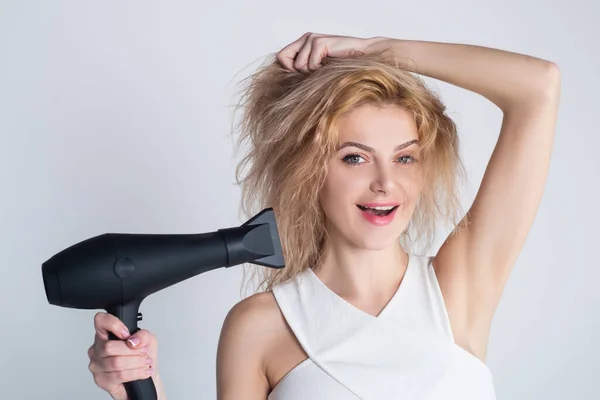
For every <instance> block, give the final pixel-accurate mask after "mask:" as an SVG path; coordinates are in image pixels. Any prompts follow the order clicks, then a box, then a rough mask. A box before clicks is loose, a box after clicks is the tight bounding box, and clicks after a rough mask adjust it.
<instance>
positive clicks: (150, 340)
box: [126, 329, 158, 350]
mask: <svg viewBox="0 0 600 400" xmlns="http://www.w3.org/2000/svg"><path fill="white" fill-rule="evenodd" d="M126 343H127V346H128V347H129V348H130V349H133V350H139V349H141V348H143V347H148V348H149V349H152V350H156V348H157V347H158V342H157V340H156V336H155V335H154V334H153V333H152V332H150V331H149V330H147V329H140V330H139V331H137V332H136V333H135V334H133V335H131V336H130V337H129V338H128V339H127V342H126Z"/></svg>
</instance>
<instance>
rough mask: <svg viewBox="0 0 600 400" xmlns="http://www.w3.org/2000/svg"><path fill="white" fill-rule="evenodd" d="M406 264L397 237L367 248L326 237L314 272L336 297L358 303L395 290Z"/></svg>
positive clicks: (372, 300)
mask: <svg viewBox="0 0 600 400" xmlns="http://www.w3.org/2000/svg"><path fill="white" fill-rule="evenodd" d="M337 237H338V238H340V237H342V236H341V235H340V236H337ZM407 263H408V254H407V253H406V252H405V251H404V249H403V248H402V246H401V245H400V242H399V240H396V241H394V243H393V244H392V245H390V246H388V247H386V248H382V249H376V250H370V249H365V248H358V247H356V246H354V245H352V244H351V243H349V242H347V241H344V240H342V239H336V238H331V237H329V238H328V239H327V242H326V244H325V248H324V250H323V256H322V258H321V263H320V264H319V266H318V267H317V268H315V269H314V272H315V274H316V275H317V276H318V277H319V278H320V279H321V281H323V283H324V284H325V285H327V286H328V287H329V288H330V289H331V290H332V291H333V292H335V293H336V294H337V295H338V296H340V297H342V298H344V299H346V300H348V301H354V302H358V303H372V302H375V303H376V302H378V301H385V300H387V299H389V298H390V297H391V296H392V295H393V294H394V293H395V292H396V290H397V289H398V286H399V285H400V282H401V281H402V278H403V277H404V272H405V271H406V267H407Z"/></svg>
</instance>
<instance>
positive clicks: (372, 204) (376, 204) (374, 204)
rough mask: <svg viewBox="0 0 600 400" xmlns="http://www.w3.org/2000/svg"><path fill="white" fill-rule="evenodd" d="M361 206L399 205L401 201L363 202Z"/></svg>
mask: <svg viewBox="0 0 600 400" xmlns="http://www.w3.org/2000/svg"><path fill="white" fill-rule="evenodd" d="M359 205H360V206H364V207H387V206H399V205H400V203H394V202H388V203H361V204H359Z"/></svg>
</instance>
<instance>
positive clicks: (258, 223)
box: [218, 208, 285, 268]
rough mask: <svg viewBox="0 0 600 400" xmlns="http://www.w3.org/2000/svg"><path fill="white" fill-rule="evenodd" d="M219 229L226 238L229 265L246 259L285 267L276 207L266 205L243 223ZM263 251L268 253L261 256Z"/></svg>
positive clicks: (240, 262)
mask: <svg viewBox="0 0 600 400" xmlns="http://www.w3.org/2000/svg"><path fill="white" fill-rule="evenodd" d="M218 232H219V233H220V234H221V236H222V237H223V239H224V240H225V246H226V247H227V254H228V260H227V266H228V267H229V266H234V265H238V264H242V263H244V262H251V263H252V264H258V265H262V266H265V267H269V268H284V267H285V263H284V259H283V251H282V249H281V242H280V239H279V232H278V231H277V224H276V221H275V213H274V212H273V209H272V208H265V209H264V210H262V211H261V212H260V213H258V214H256V215H255V216H254V217H252V218H251V219H249V220H248V221H246V222H245V223H244V224H243V225H242V226H239V227H235V228H228V229H219V231H218ZM260 255H264V257H260ZM249 260H251V261H249Z"/></svg>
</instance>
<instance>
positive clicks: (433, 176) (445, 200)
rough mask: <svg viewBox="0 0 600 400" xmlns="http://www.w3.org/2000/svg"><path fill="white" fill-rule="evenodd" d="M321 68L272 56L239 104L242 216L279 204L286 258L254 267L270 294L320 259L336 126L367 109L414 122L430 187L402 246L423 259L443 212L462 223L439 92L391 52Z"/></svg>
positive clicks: (453, 135) (450, 135)
mask: <svg viewBox="0 0 600 400" xmlns="http://www.w3.org/2000/svg"><path fill="white" fill-rule="evenodd" d="M321 64H322V65H321V67H320V68H319V69H317V70H316V71H311V72H310V73H304V72H294V71H290V70H287V69H285V68H284V67H283V66H282V65H281V64H280V63H279V61H278V60H276V58H275V55H270V56H269V57H268V59H267V60H266V62H265V64H263V65H262V66H261V67H260V68H259V69H258V70H257V71H256V72H255V73H253V74H252V75H250V76H249V77H247V78H246V79H244V80H242V81H241V84H240V85H241V87H242V92H241V99H240V102H239V103H238V107H237V108H238V109H239V108H243V109H244V112H243V114H242V118H241V120H240V122H239V124H238V125H237V126H238V127H239V129H240V136H239V138H238V141H237V143H236V146H235V154H237V153H238V152H239V149H240V147H241V146H242V145H244V144H247V145H248V148H247V149H246V153H245V155H244V156H243V158H242V160H241V161H240V162H239V164H238V165H237V167H236V171H235V174H236V182H237V184H238V185H240V187H241V189H242V201H241V208H240V210H241V211H243V212H244V214H245V216H244V218H245V219H248V218H250V217H252V216H253V215H255V214H256V213H258V212H259V211H261V210H262V209H264V208H267V207H272V208H273V210H274V213H275V216H276V220H277V228H278V232H279V235H280V240H281V245H282V250H283V255H284V258H285V268H283V269H271V268H266V267H262V266H257V265H250V267H251V268H254V273H255V274H256V273H258V275H259V280H258V286H257V290H258V291H261V290H263V291H269V290H271V289H272V288H273V286H274V285H276V284H278V283H282V282H285V281H287V280H289V279H292V278H293V277H295V276H296V275H297V274H299V273H301V272H302V271H304V270H305V269H306V268H309V267H311V266H316V265H317V264H318V263H319V261H320V258H321V255H322V250H323V245H324V243H325V239H326V237H327V232H326V230H325V214H324V213H323V210H322V209H321V207H320V204H319V192H320V190H321V187H322V185H323V183H324V181H325V177H326V173H327V163H328V161H329V159H330V157H331V156H332V155H334V154H335V148H336V146H337V144H338V140H339V135H338V131H337V124H338V121H339V120H340V118H341V117H342V116H344V115H345V114H347V113H349V112H350V111H352V110H353V109H355V108H357V107H360V106H362V105H366V104H369V105H375V106H379V107H383V106H387V105H397V106H400V107H403V108H404V109H406V110H408V111H409V112H410V113H411V115H413V116H414V119H415V122H416V126H417V129H418V136H419V141H420V148H421V149H420V152H419V158H418V159H419V163H420V165H421V168H422V172H423V178H424V181H423V182H424V185H423V190H422V192H421V194H420V197H419V199H418V201H417V204H416V206H415V210H414V212H413V215H412V217H411V219H410V221H409V223H408V224H407V229H406V230H405V231H404V232H403V233H402V235H401V237H400V240H401V243H402V245H403V248H404V249H405V250H407V251H411V252H413V253H416V250H415V249H414V248H413V246H414V245H415V243H416V242H417V241H419V240H421V241H422V242H423V243H424V247H425V248H426V249H428V248H429V247H431V245H432V243H433V239H434V237H435V229H436V225H435V224H436V221H437V219H438V218H437V217H438V215H439V216H441V218H442V221H443V222H446V223H448V222H450V223H451V224H452V227H453V228H455V227H457V225H458V224H457V217H458V216H459V215H460V213H461V207H460V202H459V195H458V189H457V182H456V179H457V178H458V177H459V176H464V175H466V174H464V167H463V165H462V162H461V159H460V156H459V140H458V135H457V129H456V126H455V124H454V122H453V121H452V120H451V119H450V118H449V117H448V116H447V115H446V113H445V110H446V107H445V106H444V104H443V103H442V101H441V100H440V99H439V98H438V96H437V95H435V94H434V93H433V92H432V91H431V90H429V89H428V88H427V87H426V86H425V84H424V82H422V80H421V79H420V78H419V77H418V76H417V75H415V74H413V73H412V72H410V71H408V70H407V69H403V68H402V67H400V66H399V65H398V63H397V62H396V61H395V60H394V61H390V59H389V57H387V56H386V55H384V54H383V53H380V54H362V53H358V52H357V53H355V54H353V55H352V56H349V57H347V58H327V57H326V58H324V59H323V60H322V62H321ZM247 166H249V170H248V171H247V172H246V173H245V174H243V173H242V170H243V169H244V168H245V167H247ZM463 222H464V221H463ZM408 249H410V250H408ZM425 251H427V250H425ZM255 274H253V276H254V275H255ZM244 276H245V273H244Z"/></svg>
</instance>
